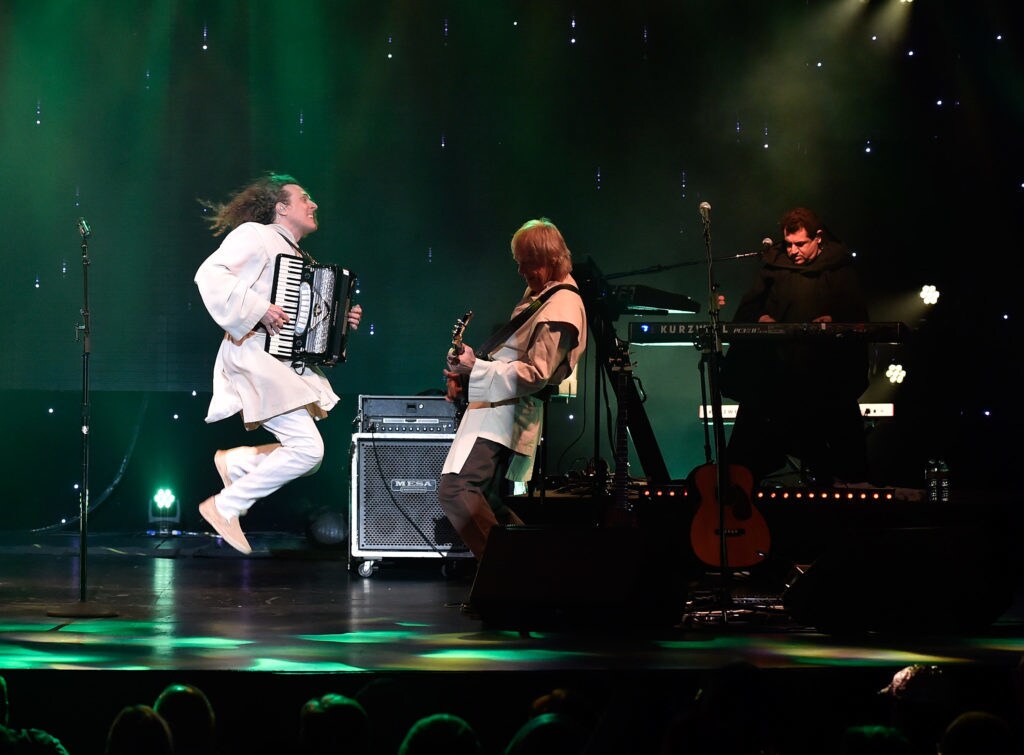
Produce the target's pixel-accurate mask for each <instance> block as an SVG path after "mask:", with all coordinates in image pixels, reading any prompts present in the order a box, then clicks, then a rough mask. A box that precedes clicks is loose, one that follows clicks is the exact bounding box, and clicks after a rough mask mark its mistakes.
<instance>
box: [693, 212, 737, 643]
mask: <svg viewBox="0 0 1024 755" xmlns="http://www.w3.org/2000/svg"><path fill="white" fill-rule="evenodd" d="M710 211H711V207H710V205H707V203H702V205H701V220H702V221H703V224H704V249H705V262H706V264H707V273H708V317H709V319H710V321H711V322H710V325H709V326H708V333H707V334H706V336H705V339H704V343H703V344H702V350H703V354H702V356H701V362H702V364H703V363H704V362H707V367H708V369H707V381H708V393H709V395H710V399H711V428H712V431H713V437H714V447H715V462H716V472H717V486H716V488H717V490H716V495H717V502H718V532H719V556H720V558H719V561H720V571H719V574H720V585H719V601H720V603H721V605H720V606H719V609H720V611H721V618H722V623H723V624H728V623H729V610H730V609H731V608H732V590H731V584H730V583H731V580H732V570H731V569H730V567H729V550H728V537H727V533H726V526H725V525H726V519H725V501H724V500H723V499H724V498H725V496H726V495H728V493H729V490H730V487H731V483H730V480H729V464H728V459H727V458H726V456H727V454H726V442H725V422H724V420H723V418H722V388H721V382H720V378H721V368H722V358H723V350H722V328H721V321H720V317H719V314H720V307H719V304H718V283H717V282H716V281H715V273H714V258H713V257H712V255H711V216H710ZM706 427H707V425H706V424H705V432H706ZM705 443H707V441H706V440H705Z"/></svg>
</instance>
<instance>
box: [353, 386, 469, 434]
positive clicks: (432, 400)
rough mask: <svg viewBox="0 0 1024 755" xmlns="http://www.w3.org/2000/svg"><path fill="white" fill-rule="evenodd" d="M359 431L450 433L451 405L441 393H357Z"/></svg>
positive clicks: (454, 423) (451, 421) (451, 423)
mask: <svg viewBox="0 0 1024 755" xmlns="http://www.w3.org/2000/svg"><path fill="white" fill-rule="evenodd" d="M357 420H358V426H359V432H361V433H377V434H380V433H411V434H430V435H434V434H442V435H443V434H446V433H447V434H450V433H454V432H455V427H456V420H455V404H453V403H451V402H450V401H446V400H445V397H444V396H362V395H361V396H360V397H359V414H358V415H357Z"/></svg>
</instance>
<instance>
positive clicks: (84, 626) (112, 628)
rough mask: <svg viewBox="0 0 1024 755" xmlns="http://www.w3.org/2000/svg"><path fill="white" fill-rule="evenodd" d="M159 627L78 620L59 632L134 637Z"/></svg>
mask: <svg viewBox="0 0 1024 755" xmlns="http://www.w3.org/2000/svg"><path fill="white" fill-rule="evenodd" d="M156 626H157V622H155V621H113V620H111V619H88V620H84V621H83V620H77V621H75V622H73V623H70V624H67V625H66V626H60V627H58V628H57V631H59V632H61V633H62V634H114V635H132V634H139V633H140V632H150V633H152V632H153V631H154V629H155V628H156Z"/></svg>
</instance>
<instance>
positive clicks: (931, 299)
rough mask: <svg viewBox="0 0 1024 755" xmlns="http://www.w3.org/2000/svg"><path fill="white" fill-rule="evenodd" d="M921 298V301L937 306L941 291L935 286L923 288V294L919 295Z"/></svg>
mask: <svg viewBox="0 0 1024 755" xmlns="http://www.w3.org/2000/svg"><path fill="white" fill-rule="evenodd" d="M918 295H919V296H920V297H921V301H923V302H924V303H925V304H935V302H937V301H938V300H939V289H937V288H935V286H930V285H929V286H922V287H921V293H920V294H918Z"/></svg>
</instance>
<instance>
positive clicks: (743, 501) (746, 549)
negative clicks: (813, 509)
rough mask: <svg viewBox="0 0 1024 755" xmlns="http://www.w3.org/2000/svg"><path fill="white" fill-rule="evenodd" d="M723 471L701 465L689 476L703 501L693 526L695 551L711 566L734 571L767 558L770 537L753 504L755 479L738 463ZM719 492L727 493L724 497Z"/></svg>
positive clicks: (691, 538)
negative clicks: (726, 471) (723, 531)
mask: <svg viewBox="0 0 1024 755" xmlns="http://www.w3.org/2000/svg"><path fill="white" fill-rule="evenodd" d="M723 471H724V470H720V469H719V468H718V467H717V466H716V465H715V464H702V465H701V466H699V467H697V468H696V469H694V470H693V472H692V473H691V475H690V478H691V480H692V481H693V485H694V487H695V488H696V491H697V495H698V496H699V498H700V506H699V508H698V509H697V513H696V514H694V516H693V522H692V523H691V524H690V542H691V544H692V545H693V552H694V553H695V554H696V555H697V558H699V559H700V560H701V561H702V562H704V563H705V564H707V565H708V566H714V567H719V568H721V567H722V566H726V567H728V568H732V569H737V568H738V569H744V568H747V567H750V566H755V565H757V564H759V563H761V562H762V561H763V560H764V559H765V558H766V557H767V555H768V550H769V548H770V547H771V534H770V532H769V531H768V523H767V522H766V521H765V519H764V516H762V514H761V512H760V511H758V510H757V508H755V506H754V504H753V501H752V497H753V496H752V493H753V489H754V476H753V475H752V474H751V473H750V470H749V469H747V468H746V467H742V466H740V465H738V464H730V465H729V469H728V473H727V474H722V472H723ZM720 491H724V492H723V494H722V495H719V492H720ZM723 521H724V523H725V543H724V546H723V543H722V528H721V525H722V522H723ZM723 551H724V553H725V556H724V561H725V563H724V564H723Z"/></svg>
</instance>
